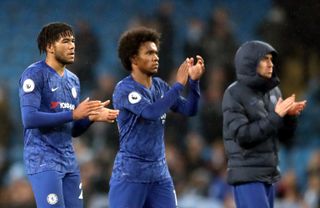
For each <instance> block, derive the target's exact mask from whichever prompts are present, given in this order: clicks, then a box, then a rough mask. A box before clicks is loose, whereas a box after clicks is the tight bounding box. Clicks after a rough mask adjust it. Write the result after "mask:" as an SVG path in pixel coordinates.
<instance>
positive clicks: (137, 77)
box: [131, 70, 152, 88]
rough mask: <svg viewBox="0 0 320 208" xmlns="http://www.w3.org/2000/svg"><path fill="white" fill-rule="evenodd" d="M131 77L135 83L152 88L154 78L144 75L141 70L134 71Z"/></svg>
mask: <svg viewBox="0 0 320 208" xmlns="http://www.w3.org/2000/svg"><path fill="white" fill-rule="evenodd" d="M131 76H132V77H133V79H134V81H136V82H138V83H140V84H142V85H143V86H145V87H146V88H150V87H151V84H152V76H150V75H147V74H145V73H142V72H141V71H140V70H132V72H131Z"/></svg>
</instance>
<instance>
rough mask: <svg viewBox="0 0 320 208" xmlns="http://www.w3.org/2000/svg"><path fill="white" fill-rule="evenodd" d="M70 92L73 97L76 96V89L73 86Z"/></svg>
mask: <svg viewBox="0 0 320 208" xmlns="http://www.w3.org/2000/svg"><path fill="white" fill-rule="evenodd" d="M71 93H72V96H73V98H77V90H76V88H75V87H73V88H72V89H71Z"/></svg>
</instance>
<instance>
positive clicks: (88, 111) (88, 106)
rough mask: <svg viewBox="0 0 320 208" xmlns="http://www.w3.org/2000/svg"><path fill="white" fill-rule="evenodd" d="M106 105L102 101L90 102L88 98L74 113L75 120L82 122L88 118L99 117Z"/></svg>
mask: <svg viewBox="0 0 320 208" xmlns="http://www.w3.org/2000/svg"><path fill="white" fill-rule="evenodd" d="M103 106H104V103H101V101H100V100H89V98H86V99H85V100H84V101H82V102H81V103H80V104H79V105H78V106H77V107H76V108H75V109H74V110H73V112H72V118H73V120H80V119H83V118H87V117H88V116H93V115H98V114H99V110H100V109H101V108H103Z"/></svg>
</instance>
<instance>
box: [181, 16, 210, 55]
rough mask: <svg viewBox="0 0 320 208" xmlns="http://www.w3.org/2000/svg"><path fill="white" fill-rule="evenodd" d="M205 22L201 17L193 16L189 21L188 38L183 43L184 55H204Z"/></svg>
mask: <svg viewBox="0 0 320 208" xmlns="http://www.w3.org/2000/svg"><path fill="white" fill-rule="evenodd" d="M204 30H205V27H204V24H203V22H202V20H201V19H199V18H196V17H192V18H191V19H190V20H189V21H188V22H187V34H186V40H185V43H184V45H183V53H184V57H190V56H192V57H195V56H196V55H203V54H204V52H203V46H202V44H203V43H202V41H203V36H204Z"/></svg>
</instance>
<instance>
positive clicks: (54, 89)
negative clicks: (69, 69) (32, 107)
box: [51, 87, 59, 92]
mask: <svg viewBox="0 0 320 208" xmlns="http://www.w3.org/2000/svg"><path fill="white" fill-rule="evenodd" d="M58 88H59V87H56V88H51V91H52V92H54V91H56V90H57V89H58Z"/></svg>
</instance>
